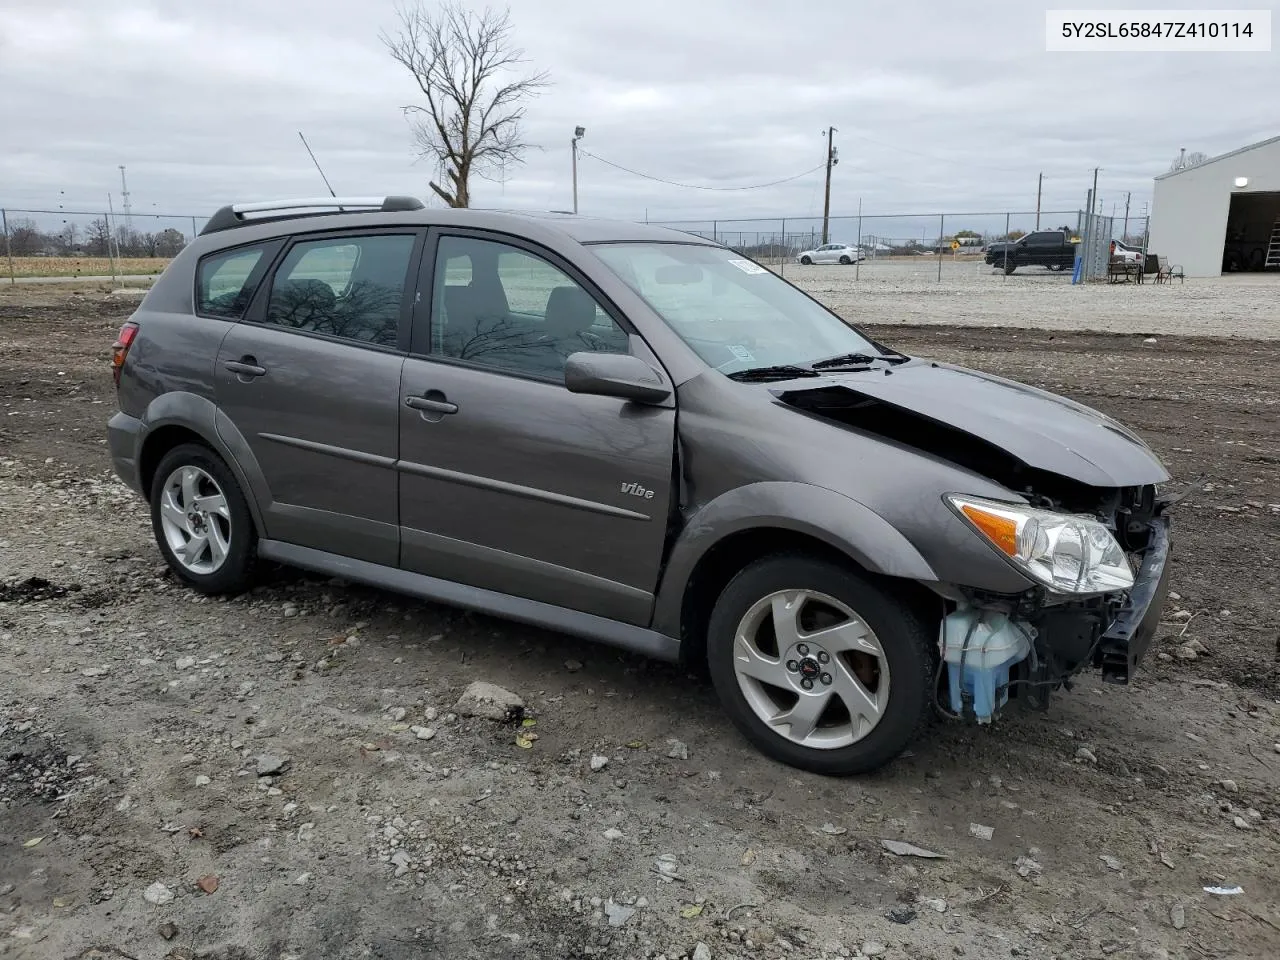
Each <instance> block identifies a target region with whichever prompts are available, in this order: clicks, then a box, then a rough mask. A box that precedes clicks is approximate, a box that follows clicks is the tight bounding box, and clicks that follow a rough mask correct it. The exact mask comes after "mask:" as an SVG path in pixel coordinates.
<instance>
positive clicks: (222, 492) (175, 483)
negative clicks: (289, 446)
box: [151, 443, 257, 594]
mask: <svg viewBox="0 0 1280 960" xmlns="http://www.w3.org/2000/svg"><path fill="white" fill-rule="evenodd" d="M151 525H152V529H153V530H154V532H155V537H156V543H158V544H159V546H160V552H161V553H162V554H163V555H164V559H165V561H166V562H167V563H168V564H169V568H170V569H171V570H172V571H173V572H174V574H175V575H176V576H177V577H178V578H179V579H180V580H182V581H183V582H185V583H188V584H190V585H191V586H193V587H195V588H196V589H197V590H199V591H200V592H201V593H207V594H220V593H235V592H237V591H240V590H242V589H244V588H245V587H246V586H247V585H248V583H249V579H250V577H251V575H252V571H253V561H254V558H255V556H256V549H257V536H256V533H255V531H254V529H253V520H252V518H251V517H250V516H249V504H248V503H247V502H246V500H245V498H244V494H243V493H242V492H241V490H240V485H239V484H238V483H237V482H236V478H235V476H234V475H233V474H232V473H231V471H230V469H228V467H227V465H226V464H225V463H223V461H222V460H221V458H219V457H218V455H217V454H215V453H214V452H213V451H212V450H210V449H209V448H208V447H204V446H201V445H200V444H196V443H184V444H181V445H179V446H177V447H174V448H173V449H172V450H170V451H169V452H168V453H166V454H165V455H164V457H163V458H161V460H160V464H159V466H158V467H156V473H155V478H154V479H153V481H152V484H151Z"/></svg>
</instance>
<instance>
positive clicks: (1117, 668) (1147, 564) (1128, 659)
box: [1098, 517, 1173, 683]
mask: <svg viewBox="0 0 1280 960" xmlns="http://www.w3.org/2000/svg"><path fill="white" fill-rule="evenodd" d="M1169 544H1170V536H1169V520H1168V518H1167V517H1157V518H1155V519H1154V520H1152V522H1151V542H1150V546H1149V547H1148V548H1147V551H1146V554H1145V556H1144V557H1143V559H1142V566H1141V567H1140V568H1139V569H1138V574H1137V576H1136V577H1135V578H1134V584H1133V588H1132V589H1131V590H1130V591H1129V599H1128V602H1127V603H1125V605H1124V606H1123V607H1121V609H1120V612H1119V613H1118V614H1117V615H1116V617H1115V619H1114V620H1112V621H1111V625H1110V626H1109V627H1107V629H1106V630H1105V631H1104V632H1103V634H1102V636H1101V638H1100V639H1099V643H1098V657H1099V664H1098V665H1099V666H1100V667H1101V669H1102V679H1103V680H1104V681H1105V682H1106V683H1128V682H1129V679H1130V677H1132V676H1133V674H1134V672H1135V671H1136V670H1137V667H1138V664H1139V663H1140V662H1141V660H1142V658H1143V657H1144V656H1146V653H1147V650H1148V649H1150V647H1151V640H1152V638H1153V637H1154V636H1155V633H1156V628H1157V627H1158V626H1159V624H1160V615H1161V613H1162V612H1163V611H1164V602H1165V598H1166V597H1167V596H1168V593H1169V576H1170V573H1171V571H1172V566H1173V565H1172V564H1171V563H1169Z"/></svg>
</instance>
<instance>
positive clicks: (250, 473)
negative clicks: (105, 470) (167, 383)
mask: <svg viewBox="0 0 1280 960" xmlns="http://www.w3.org/2000/svg"><path fill="white" fill-rule="evenodd" d="M164 427H182V428H183V429H185V430H190V431H191V432H192V433H194V434H196V435H197V436H198V437H200V439H201V440H202V441H204V443H205V444H207V445H208V446H209V447H210V448H211V449H212V450H213V451H214V452H215V453H216V454H217V455H218V456H219V457H221V458H222V460H223V462H224V463H226V465H227V467H228V468H229V469H230V470H231V472H232V473H233V474H235V478H236V482H237V483H239V484H240V489H241V490H243V491H244V495H245V500H247V501H248V503H249V513H250V515H251V516H252V517H253V525H254V528H255V529H256V530H257V531H258V533H259V534H262V533H263V530H264V528H263V523H262V512H261V509H260V508H261V504H263V503H265V502H267V501H266V500H265V499H264V497H268V496H269V493H268V491H267V484H266V478H265V477H264V476H263V474H262V468H261V467H260V466H259V465H258V460H257V458H256V457H254V455H253V451H252V450H251V449H250V447H249V444H248V443H247V442H246V441H245V439H244V437H243V436H242V435H241V434H240V431H239V430H237V429H236V427H235V425H234V424H233V423H232V422H231V421H230V420H229V419H228V418H227V416H226V415H225V414H224V413H222V412H221V411H219V410H218V408H217V407H216V406H214V404H213V402H212V401H211V400H208V399H207V398H205V397H201V396H198V395H197V394H194V393H186V392H184V391H178V390H174V391H170V392H168V393H162V394H161V395H160V396H158V397H156V398H155V399H154V400H152V401H151V402H150V403H149V404H148V405H147V409H146V411H145V412H144V413H143V415H142V429H141V430H140V431H139V434H138V448H137V460H138V463H139V464H141V463H142V461H143V456H144V453H143V452H144V451H145V450H146V449H147V444H148V442H151V441H152V440H153V439H154V437H155V436H156V434H157V433H159V431H160V430H162V429H163V428H164Z"/></svg>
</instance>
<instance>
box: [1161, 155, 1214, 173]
mask: <svg viewBox="0 0 1280 960" xmlns="http://www.w3.org/2000/svg"><path fill="white" fill-rule="evenodd" d="M1208 159H1209V155H1208V154H1207V153H1200V152H1199V151H1196V152H1195V153H1186V152H1183V153H1180V154H1178V156H1177V157H1175V158H1174V161H1173V163H1171V164H1169V172H1170V173H1173V172H1174V171H1175V170H1186V169H1187V168H1188V167H1198V166H1200V164H1202V163H1204V162H1205V161H1206V160H1208Z"/></svg>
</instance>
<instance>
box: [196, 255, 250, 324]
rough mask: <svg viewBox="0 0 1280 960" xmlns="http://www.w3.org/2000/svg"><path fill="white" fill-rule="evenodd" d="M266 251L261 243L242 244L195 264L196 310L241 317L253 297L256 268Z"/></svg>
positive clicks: (204, 313) (205, 314) (216, 315)
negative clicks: (245, 245) (257, 244)
mask: <svg viewBox="0 0 1280 960" xmlns="http://www.w3.org/2000/svg"><path fill="white" fill-rule="evenodd" d="M263 252H264V248H263V247H261V246H256V247H239V248H237V249H235V250H228V251H227V252H225V253H217V254H214V255H213V256H211V257H205V258H204V259H203V260H201V261H200V264H199V266H197V267H196V312H197V313H200V314H203V315H204V316H208V317H227V318H229V319H232V320H235V319H238V318H239V317H240V316H241V315H242V314H243V313H244V311H245V309H246V308H247V307H248V306H249V301H250V300H252V299H253V291H254V289H255V288H256V277H255V274H254V268H255V267H257V266H258V262H259V261H260V260H261V259H262V255H263Z"/></svg>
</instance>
